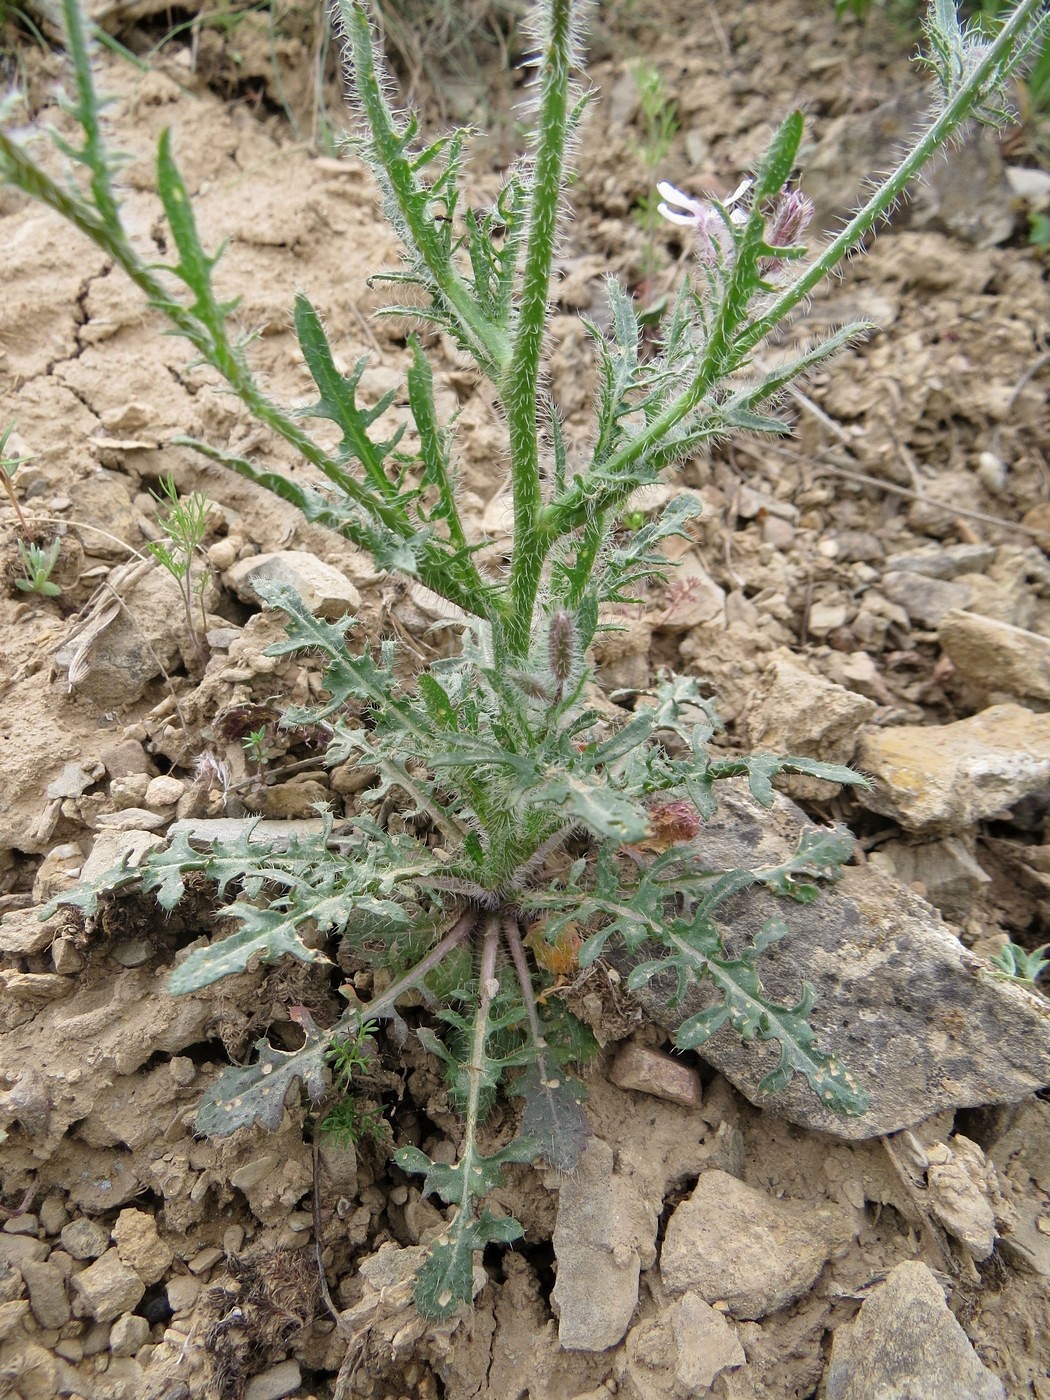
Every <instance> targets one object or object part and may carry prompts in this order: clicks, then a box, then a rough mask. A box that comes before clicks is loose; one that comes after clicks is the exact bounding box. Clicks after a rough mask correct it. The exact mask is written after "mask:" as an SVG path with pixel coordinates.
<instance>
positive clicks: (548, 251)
mask: <svg viewBox="0 0 1050 1400" xmlns="http://www.w3.org/2000/svg"><path fill="white" fill-rule="evenodd" d="M544 10H545V20H546V24H547V33H546V35H545V39H546V43H545V45H544V49H543V52H542V54H541V56H540V78H539V83H540V99H539V118H538V124H537V131H536V155H535V173H534V177H533V182H532V188H531V191H530V195H529V199H530V208H529V226H528V235H527V244H526V252H525V266H524V275H523V280H522V288H521V301H520V304H519V307H518V319H517V326H516V330H515V335H514V350H513V354H512V356H511V362H510V368H509V370H508V372H507V375H506V380H505V385H504V388H503V394H502V397H503V402H504V406H505V407H506V410H507V426H508V434H509V438H510V472H511V484H512V490H513V496H514V550H513V554H512V557H511V568H510V584H509V597H508V604H509V612H508V616H507V618H506V621H505V623H504V625H503V627H502V629H501V631H502V641H503V643H504V645H505V646H506V648H507V652H508V653H509V655H510V656H511V657H518V658H520V657H524V656H525V655H526V654H527V652H528V648H529V641H530V638H531V632H532V615H533V611H534V609H535V605H536V595H537V592H538V590H539V584H540V578H541V576H542V573H543V565H544V560H545V559H546V556H547V553H548V550H549V543H548V542H546V541H545V540H544V538H543V536H544V533H545V531H544V526H543V521H542V516H541V510H542V504H543V501H542V494H541V487H540V464H539V422H538V419H539V394H540V364H541V360H542V356H543V342H544V336H545V334H546V329H547V314H548V306H547V298H548V294H549V291H550V276H551V264H552V261H553V258H554V247H555V242H556V240H557V235H558V217H559V211H560V202H561V195H562V187H563V183H564V176H565V143H566V137H567V132H568V127H569V72H570V67H571V61H572V41H573V4H572V0H549V3H548V4H547V5H546V6H545V7H544Z"/></svg>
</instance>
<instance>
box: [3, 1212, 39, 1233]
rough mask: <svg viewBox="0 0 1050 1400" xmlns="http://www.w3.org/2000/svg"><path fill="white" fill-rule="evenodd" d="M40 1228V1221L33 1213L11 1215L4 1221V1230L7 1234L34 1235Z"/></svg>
mask: <svg viewBox="0 0 1050 1400" xmlns="http://www.w3.org/2000/svg"><path fill="white" fill-rule="evenodd" d="M39 1229H40V1221H39V1220H38V1219H37V1218H36V1216H35V1215H29V1214H25V1215H12V1217H11V1219H10V1220H7V1221H5V1222H4V1230H5V1231H6V1233H7V1234H9V1235H35V1234H36V1232H37V1231H38V1230H39Z"/></svg>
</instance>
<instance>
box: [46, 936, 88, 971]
mask: <svg viewBox="0 0 1050 1400" xmlns="http://www.w3.org/2000/svg"><path fill="white" fill-rule="evenodd" d="M51 964H52V966H53V967H54V969H55V971H56V972H57V973H60V974H61V976H63V977H69V976H71V975H72V974H73V973H74V972H80V971H82V969H83V967H84V955H83V954H82V953H81V952H80V950H79V949H78V948H77V946H76V944H75V943H74V942H73V940H72V939H71V938H66V937H64V936H63V937H62V938H56V939H55V941H54V943H52V945H51Z"/></svg>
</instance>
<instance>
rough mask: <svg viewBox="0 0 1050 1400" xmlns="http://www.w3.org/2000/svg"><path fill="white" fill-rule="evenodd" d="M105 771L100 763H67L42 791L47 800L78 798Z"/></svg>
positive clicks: (93, 784)
mask: <svg viewBox="0 0 1050 1400" xmlns="http://www.w3.org/2000/svg"><path fill="white" fill-rule="evenodd" d="M104 772H105V769H104V767H103V765H102V764H101V763H89V764H83V763H67V764H66V765H65V766H64V768H63V769H62V771H61V773H59V775H58V777H57V778H52V780H51V782H49V783H48V785H47V787H46V788H45V789H44V792H45V794H46V795H47V796H48V797H49V798H52V799H54V798H56V797H80V796H81V795H82V794H83V793H85V792H87V790H88V788H90V787H94V786H95V784H96V783H97V782H98V780H99V779H100V778H101V777H102V776H103V774H104Z"/></svg>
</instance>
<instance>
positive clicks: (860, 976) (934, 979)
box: [608, 785, 1050, 1139]
mask: <svg viewBox="0 0 1050 1400" xmlns="http://www.w3.org/2000/svg"><path fill="white" fill-rule="evenodd" d="M727 786H728V785H727ZM720 790H721V806H720V809H719V812H718V814H717V815H716V816H715V817H714V818H713V820H711V821H709V822H707V823H705V825H704V827H703V830H702V832H701V836H700V841H701V843H702V845H701V849H702V850H703V853H704V863H705V865H707V866H709V867H710V868H711V869H719V868H721V869H729V868H734V867H741V866H747V867H761V866H765V865H773V864H776V863H777V862H779V861H782V860H784V859H785V857H786V856H787V854H788V852H789V851H791V850H794V849H795V847H796V845H797V842H798V834H799V832H800V831H801V830H802V829H803V827H804V826H805V825H806V824H807V823H806V818H805V817H804V816H803V814H802V813H801V812H800V810H799V809H798V808H797V807H796V806H795V805H794V804H793V803H791V802H788V801H787V800H786V799H778V801H777V803H776V806H775V807H774V808H773V809H772V810H771V811H769V812H766V811H764V810H763V809H762V808H760V807H757V806H756V805H755V803H754V802H753V801H752V800H751V799H750V798H749V797H748V796H746V795H745V794H743V793H738V792H737V791H735V790H732V791H727V790H725V788H721V789H720ZM773 917H776V918H779V919H782V920H783V921H784V922H785V923H786V924H787V925H788V929H789V933H788V936H787V937H786V938H784V939H783V940H782V941H781V942H779V943H775V944H774V945H773V946H772V947H771V948H769V949H768V950H767V952H765V953H764V954H763V955H762V956H761V957H760V959H759V962H758V968H759V971H760V974H761V977H762V983H763V986H764V987H765V989H766V992H767V994H769V995H770V996H772V997H775V998H776V1000H777V1001H780V1002H783V1003H786V1004H788V1005H794V1004H795V1003H796V1002H797V1001H798V1000H799V997H800V995H801V991H802V982H803V979H805V980H806V981H807V982H809V983H811V984H812V986H813V988H814V990H815V991H816V997H817V1000H816V1006H815V1008H814V1010H813V1012H812V1014H811V1017H810V1021H811V1024H812V1025H813V1027H814V1029H815V1031H816V1032H817V1036H818V1042H819V1045H820V1047H821V1049H823V1050H824V1051H825V1052H827V1053H831V1054H834V1055H836V1056H837V1057H838V1058H839V1059H840V1060H841V1061H842V1063H843V1064H844V1065H845V1066H846V1068H847V1069H849V1070H850V1071H851V1072H852V1073H853V1075H854V1077H855V1078H856V1079H858V1080H859V1081H860V1082H861V1083H862V1084H863V1085H864V1087H865V1088H866V1089H867V1091H868V1093H869V1095H870V1099H871V1103H870V1107H869V1110H868V1112H867V1113H865V1114H864V1115H863V1116H861V1117H856V1118H845V1117H841V1116H840V1115H838V1114H836V1113H834V1112H832V1111H830V1110H828V1109H827V1108H825V1107H824V1105H823V1104H822V1103H821V1102H820V1101H819V1100H818V1099H817V1096H816V1095H815V1094H814V1093H813V1091H812V1090H811V1089H810V1088H809V1085H808V1084H807V1083H806V1081H805V1080H804V1079H803V1078H801V1077H800V1076H798V1075H796V1076H795V1078H794V1079H793V1080H792V1082H791V1084H790V1085H789V1086H788V1087H787V1088H786V1089H785V1090H784V1091H783V1092H782V1093H780V1094H777V1095H775V1096H773V1097H770V1096H768V1095H765V1094H760V1093H759V1091H758V1085H759V1083H760V1081H761V1080H762V1078H763V1076H764V1075H765V1074H767V1073H768V1072H769V1070H770V1069H772V1068H773V1066H774V1065H775V1064H776V1063H777V1061H778V1058H779V1050H778V1048H776V1047H775V1046H770V1045H765V1044H762V1043H752V1044H748V1045H745V1044H743V1043H742V1042H741V1041H740V1039H739V1037H738V1036H737V1035H736V1034H735V1033H734V1032H732V1031H731V1030H730V1029H729V1028H728V1027H723V1028H722V1029H721V1030H720V1031H718V1032H717V1033H716V1034H715V1035H714V1036H712V1037H711V1039H710V1040H708V1041H707V1042H706V1043H705V1044H704V1045H703V1047H702V1048H701V1050H700V1054H702V1056H703V1058H704V1059H705V1060H707V1061H708V1062H709V1063H711V1064H712V1065H714V1066H715V1067H716V1068H717V1069H719V1070H721V1072H722V1073H723V1074H725V1075H726V1077H727V1078H728V1079H729V1080H730V1081H731V1082H732V1083H733V1084H734V1085H735V1086H736V1087H737V1088H738V1089H739V1090H740V1092H741V1093H743V1094H744V1095H746V1097H747V1098H749V1099H750V1100H751V1101H752V1102H754V1103H757V1104H759V1105H761V1107H763V1108H764V1109H767V1110H769V1111H770V1112H773V1113H776V1114H779V1115H780V1116H781V1117H784V1118H787V1119H788V1120H789V1121H791V1122H793V1123H798V1124H801V1125H802V1126H803V1127H806V1128H813V1129H818V1130H822V1131H824V1132H830V1133H834V1134H835V1135H836V1136H838V1137H844V1138H852V1139H860V1138H868V1137H875V1136H878V1135H881V1134H884V1133H895V1132H899V1131H900V1130H901V1129H902V1128H908V1127H912V1126H914V1125H915V1124H916V1123H919V1122H921V1121H922V1120H923V1119H925V1118H928V1117H930V1115H931V1114H933V1113H937V1112H938V1111H940V1110H941V1109H948V1108H951V1109H954V1108H964V1107H973V1106H976V1105H979V1104H993V1103H1015V1102H1018V1101H1019V1100H1021V1099H1023V1098H1025V1097H1026V1095H1028V1094H1030V1093H1032V1092H1034V1091H1035V1090H1037V1089H1040V1088H1042V1087H1043V1086H1045V1085H1046V1084H1048V1083H1050V1001H1047V1000H1046V999H1045V998H1044V997H1042V996H1041V995H1040V994H1039V993H1038V992H1035V991H1032V990H1029V989H1028V988H1025V987H1022V986H1019V985H1016V984H1013V983H1009V982H1005V981H1002V980H1001V979H997V978H995V977H993V976H992V975H991V969H990V968H989V966H988V964H986V963H985V962H984V961H983V960H982V959H979V958H976V957H974V956H973V954H971V953H969V952H968V951H967V950H966V949H965V948H964V947H963V945H962V944H961V943H960V942H959V940H958V939H957V938H956V937H955V936H954V934H953V933H952V932H951V931H950V930H949V929H948V928H947V927H946V926H945V924H943V923H942V921H941V919H940V917H939V915H938V914H937V913H936V911H935V910H934V909H932V908H931V906H930V905H928V904H927V903H926V902H925V900H923V899H920V898H919V896H918V895H916V894H915V893H914V892H913V891H911V890H909V889H908V888H907V887H906V886H905V885H902V884H900V883H898V882H897V881H895V880H893V879H891V878H890V877H889V876H887V875H885V874H883V873H881V872H880V871H878V870H876V869H875V868H874V867H873V866H871V865H865V866H861V867H856V868H853V867H851V868H848V869H847V870H846V871H845V873H844V876H843V879H842V880H841V881H840V882H838V883H837V884H835V885H830V886H827V887H826V888H825V889H824V890H823V891H822V893H821V895H820V897H819V898H818V899H817V900H816V901H815V902H814V903H812V904H808V905H801V904H797V903H794V902H793V901H791V900H789V899H782V898H776V897H775V896H774V895H772V894H770V893H769V892H768V891H766V890H765V889H764V888H752V889H749V890H746V891H745V892H744V893H743V894H740V895H737V896H735V897H734V898H732V899H730V900H727V901H726V902H725V903H724V904H723V905H722V906H721V908H720V912H719V916H718V922H719V925H720V927H721V928H722V929H724V930H725V931H726V941H727V945H728V946H729V947H734V946H736V947H739V946H740V945H741V944H742V943H744V942H745V941H746V942H750V941H751V940H752V939H754V937H755V935H756V934H757V933H758V932H759V930H760V929H761V928H762V926H763V925H764V924H765V923H766V921H767V920H768V919H771V918H773ZM650 955H651V954H650V953H649V952H648V951H643V952H640V953H638V954H636V955H635V957H634V958H631V959H628V958H627V956H626V955H625V954H624V952H623V950H622V948H619V949H617V948H613V947H610V948H609V949H608V956H609V957H610V960H611V961H612V962H613V963H614V965H615V966H616V967H617V968H618V970H619V971H620V972H621V974H622V975H625V976H626V973H627V971H628V970H629V968H630V966H631V965H632V963H633V962H635V961H639V960H641V959H642V958H643V957H647V956H650ZM673 991H674V979H673V978H671V979H668V980H664V979H659V978H657V979H654V980H653V981H652V982H651V983H650V984H649V986H648V987H647V988H645V989H644V990H642V991H641V992H639V993H638V996H639V997H640V999H641V1001H642V1005H643V1007H644V1009H645V1012H646V1014H647V1015H649V1016H650V1017H651V1018H652V1019H653V1020H654V1021H655V1022H657V1024H659V1025H662V1026H666V1027H667V1028H668V1029H671V1030H673V1029H675V1028H676V1027H677V1026H678V1025H680V1024H681V1022H682V1021H684V1020H685V1019H686V1017H687V1016H691V1015H693V1014H694V1013H695V1012H697V1011H699V1010H701V1009H702V1008H703V1007H704V1006H708V1005H711V1004H712V1001H713V999H714V998H713V993H712V990H711V988H710V985H709V984H701V985H700V986H699V987H694V988H691V989H690V991H689V993H688V995H687V996H686V998H685V999H684V1000H683V1001H682V1002H681V1003H680V1004H679V1005H677V1006H674V1005H672V1004H671V995H672V993H673Z"/></svg>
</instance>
